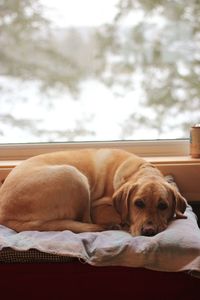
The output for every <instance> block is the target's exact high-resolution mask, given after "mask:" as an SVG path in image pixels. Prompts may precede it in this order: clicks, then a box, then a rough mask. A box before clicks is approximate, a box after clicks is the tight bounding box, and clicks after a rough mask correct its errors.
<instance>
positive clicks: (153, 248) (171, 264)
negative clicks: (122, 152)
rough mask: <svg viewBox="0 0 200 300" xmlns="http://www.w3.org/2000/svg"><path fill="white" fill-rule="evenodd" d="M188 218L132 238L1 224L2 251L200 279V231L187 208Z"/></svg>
mask: <svg viewBox="0 0 200 300" xmlns="http://www.w3.org/2000/svg"><path fill="white" fill-rule="evenodd" d="M185 213H186V215H187V217H188V218H187V219H184V220H174V221H172V222H171V223H170V224H169V226H168V228H167V229H166V230H165V231H163V232H161V233H159V234H157V235H155V236H153V237H145V236H137V237H133V236H131V235H130V234H129V233H127V232H124V231H121V230H119V231H114V230H110V231H104V232H97V233H90V232H86V233H79V234H75V233H73V232H71V231H68V230H66V231H62V232H55V231H53V232H52V231H51V232H38V231H24V232H20V233H16V232H15V231H14V230H11V229H9V228H7V227H5V226H3V225H0V249H3V248H6V247H9V248H12V249H15V250H18V251H26V250H29V249H37V250H39V251H42V252H46V253H50V254H56V255H61V256H70V257H77V258H80V259H81V260H83V261H85V262H87V263H89V264H91V265H95V266H111V265H112V266H114V265H117V266H129V267H144V268H148V269H152V270H157V271H168V272H169V271H170V272H179V271H188V272H190V273H191V274H195V276H197V277H199V278H200V230H199V227H198V225H197V221H196V216H195V214H194V213H193V211H192V208H191V207H190V206H189V205H188V207H187V209H186V212H185Z"/></svg>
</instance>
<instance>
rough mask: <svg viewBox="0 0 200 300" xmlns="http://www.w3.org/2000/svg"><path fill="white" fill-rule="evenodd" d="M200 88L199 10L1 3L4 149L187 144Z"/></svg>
mask: <svg viewBox="0 0 200 300" xmlns="http://www.w3.org/2000/svg"><path fill="white" fill-rule="evenodd" d="M199 79H200V2H199V1H196V0H190V1H187V0H181V1H180V0H174V1H170V0H168V1H160V0H156V1H155V0H152V1H151V0H149V1H144V0H134V1H132V0H109V1H107V0H84V1H80V0H66V1H65V0H63V1H62V0H51V1H49V0H15V1H14V0H1V1H0V143H16V142H17V143H20V142H64V141H97V140H101V141H104V140H105V141H106V140H130V139H131V140H141V139H143V140H145V139H179V138H188V135H189V134H188V133H189V128H190V126H191V125H193V124H194V123H199V120H200V84H199Z"/></svg>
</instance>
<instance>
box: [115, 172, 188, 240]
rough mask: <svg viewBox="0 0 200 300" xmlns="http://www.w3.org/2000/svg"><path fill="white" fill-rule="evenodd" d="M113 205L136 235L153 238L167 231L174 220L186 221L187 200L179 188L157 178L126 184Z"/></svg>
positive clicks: (116, 196)
mask: <svg viewBox="0 0 200 300" xmlns="http://www.w3.org/2000/svg"><path fill="white" fill-rule="evenodd" d="M113 202H114V206H115V208H116V210H117V211H118V213H119V214H120V216H121V220H122V223H126V222H127V223H128V224H129V226H130V232H131V234H133V235H145V236H153V235H155V234H157V233H159V232H161V231H163V230H165V229H166V228H167V225H168V223H169V222H170V221H171V220H172V219H173V218H179V219H180V218H186V216H184V215H183V213H184V211H185V209H186V201H185V199H184V198H183V197H182V196H181V194H180V193H179V192H178V190H177V189H176V187H174V186H172V185H171V184H169V183H167V182H166V181H165V179H164V178H159V177H158V178H157V177H156V176H155V178H152V179H151V180H138V181H137V182H136V183H134V182H133V181H132V182H131V181H129V182H126V183H124V184H123V185H122V186H121V187H120V188H119V189H117V190H116V191H115V193H114V195H113Z"/></svg>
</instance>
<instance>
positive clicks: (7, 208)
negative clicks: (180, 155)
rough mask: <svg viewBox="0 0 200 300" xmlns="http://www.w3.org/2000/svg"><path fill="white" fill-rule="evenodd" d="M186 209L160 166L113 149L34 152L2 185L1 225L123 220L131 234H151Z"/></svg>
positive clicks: (96, 224) (91, 224) (101, 225)
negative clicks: (159, 168)
mask: <svg viewBox="0 0 200 300" xmlns="http://www.w3.org/2000/svg"><path fill="white" fill-rule="evenodd" d="M185 209H186V201H185V199H184V198H183V197H182V196H181V195H180V193H179V192H178V191H177V190H176V188H175V187H173V186H172V185H171V184H169V183H167V182H166V180H165V178H164V177H163V175H162V174H161V173H160V171H159V170H158V169H156V168H155V167H154V166H153V165H152V164H150V163H148V162H147V161H145V160H144V159H143V158H140V157H138V156H136V155H134V154H131V153H129V152H126V151H123V150H117V149H99V150H97V149H96V150H95V149H83V150H74V151H62V152H55V153H48V154H42V155H38V156H35V157H32V158H30V159H27V160H25V161H24V162H22V163H21V164H20V165H19V166H17V167H15V168H14V169H13V170H12V171H11V173H10V174H9V175H8V176H7V178H6V180H5V182H4V183H3V185H2V186H1V188H0V224H3V225H5V226H7V227H10V228H12V229H14V230H16V231H18V232H20V231H24V230H39V231H48V230H71V231H73V232H76V233H79V232H86V231H103V230H106V229H112V228H115V227H116V226H114V227H112V226H113V224H114V225H116V224H117V225H119V228H123V226H125V224H126V226H125V227H127V226H128V229H129V231H130V232H131V234H133V235H146V236H152V235H155V234H157V233H158V232H160V231H162V230H164V229H165V228H166V227H167V224H168V223H169V222H170V221H171V220H172V219H173V218H185V216H184V215H183V213H184V211H185ZM120 226H121V227H120Z"/></svg>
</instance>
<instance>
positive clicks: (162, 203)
mask: <svg viewBox="0 0 200 300" xmlns="http://www.w3.org/2000/svg"><path fill="white" fill-rule="evenodd" d="M157 207H158V209H160V210H165V209H167V208H168V205H167V203H165V202H160V203H159V204H158V206H157Z"/></svg>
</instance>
